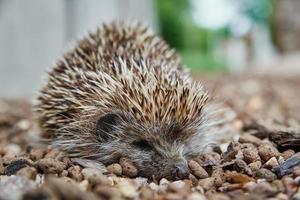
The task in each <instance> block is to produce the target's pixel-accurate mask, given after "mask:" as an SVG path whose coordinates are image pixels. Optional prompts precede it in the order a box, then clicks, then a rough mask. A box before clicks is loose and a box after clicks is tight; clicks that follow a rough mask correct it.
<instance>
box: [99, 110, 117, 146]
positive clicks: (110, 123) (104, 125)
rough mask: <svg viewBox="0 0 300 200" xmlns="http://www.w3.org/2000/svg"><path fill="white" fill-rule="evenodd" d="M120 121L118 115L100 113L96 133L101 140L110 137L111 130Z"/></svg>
mask: <svg viewBox="0 0 300 200" xmlns="http://www.w3.org/2000/svg"><path fill="white" fill-rule="evenodd" d="M119 121H120V115H118V114H115V113H108V114H105V115H102V116H101V117H100V118H99V119H98V121H97V125H96V134H97V136H98V138H99V139H100V140H101V141H106V140H108V139H109V138H110V134H112V133H111V132H112V131H113V130H114V129H115V128H116V126H117V125H118V123H119Z"/></svg>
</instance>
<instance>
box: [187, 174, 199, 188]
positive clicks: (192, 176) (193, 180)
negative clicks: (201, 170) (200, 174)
mask: <svg viewBox="0 0 300 200" xmlns="http://www.w3.org/2000/svg"><path fill="white" fill-rule="evenodd" d="M189 179H190V180H191V181H192V184H193V185H194V186H195V185H197V184H198V179H197V178H196V177H195V176H194V175H193V174H189Z"/></svg>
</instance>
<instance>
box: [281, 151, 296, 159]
mask: <svg viewBox="0 0 300 200" xmlns="http://www.w3.org/2000/svg"><path fill="white" fill-rule="evenodd" d="M294 154H295V151H294V150H293V149H288V150H285V151H284V152H282V153H281V156H282V157H283V158H284V160H287V159H288V158H290V157H292V156H293V155H294Z"/></svg>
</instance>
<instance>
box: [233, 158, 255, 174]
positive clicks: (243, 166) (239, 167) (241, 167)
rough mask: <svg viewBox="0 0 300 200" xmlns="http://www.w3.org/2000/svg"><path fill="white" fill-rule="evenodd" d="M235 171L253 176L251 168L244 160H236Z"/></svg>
mask: <svg viewBox="0 0 300 200" xmlns="http://www.w3.org/2000/svg"><path fill="white" fill-rule="evenodd" d="M234 164H235V165H234V169H235V170H236V171H238V172H240V173H245V174H247V175H250V176H251V175H252V170H251V168H250V167H249V166H248V165H247V163H246V162H245V161H244V160H241V159H236V160H235V162H234Z"/></svg>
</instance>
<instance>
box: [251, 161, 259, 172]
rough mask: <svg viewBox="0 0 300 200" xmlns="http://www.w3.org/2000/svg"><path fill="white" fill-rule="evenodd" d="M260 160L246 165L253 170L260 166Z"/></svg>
mask: <svg viewBox="0 0 300 200" xmlns="http://www.w3.org/2000/svg"><path fill="white" fill-rule="evenodd" d="M261 165H262V164H261V161H255V162H253V163H250V164H249V165H248V167H249V168H250V169H251V171H252V172H255V171H257V170H259V169H260V168H261Z"/></svg>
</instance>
